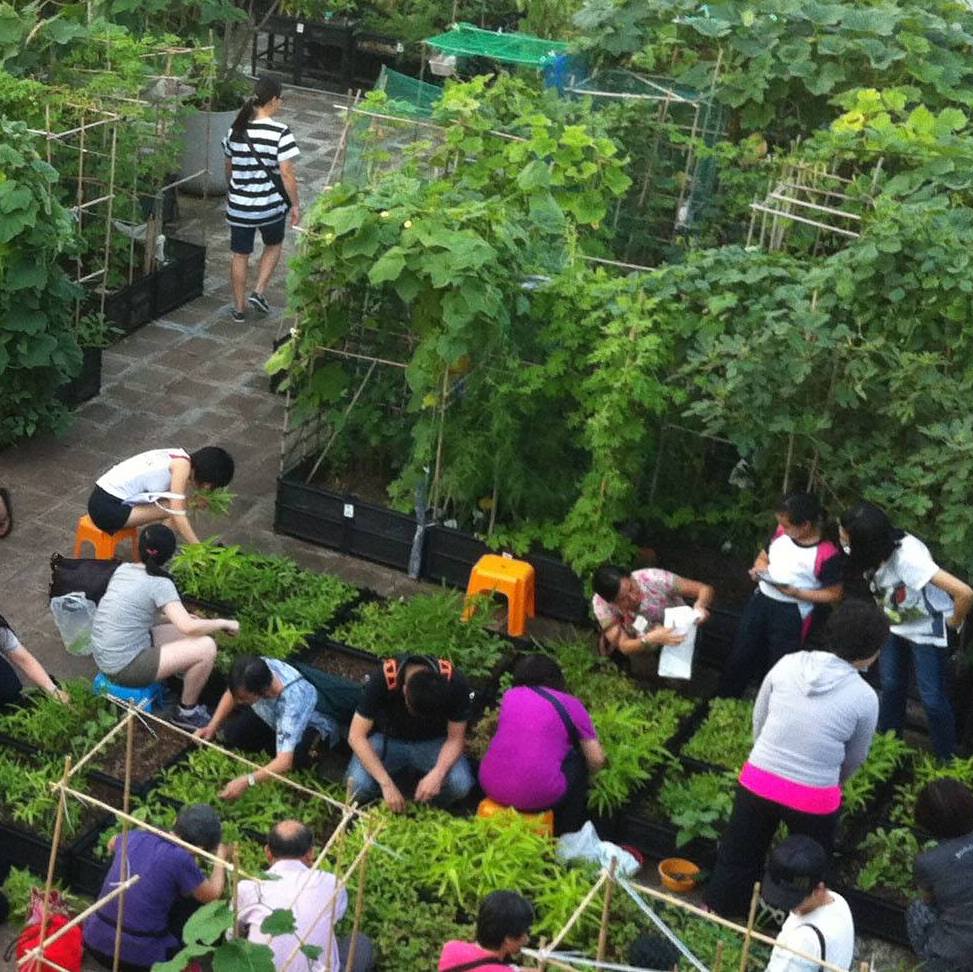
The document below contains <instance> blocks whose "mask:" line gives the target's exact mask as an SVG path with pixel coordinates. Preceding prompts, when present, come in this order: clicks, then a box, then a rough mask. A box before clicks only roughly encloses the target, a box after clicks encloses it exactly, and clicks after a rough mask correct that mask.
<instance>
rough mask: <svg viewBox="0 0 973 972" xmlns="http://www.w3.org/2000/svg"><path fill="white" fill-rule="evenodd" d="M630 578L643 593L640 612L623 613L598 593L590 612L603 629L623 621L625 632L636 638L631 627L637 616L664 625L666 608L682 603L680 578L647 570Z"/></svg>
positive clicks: (654, 570)
mask: <svg viewBox="0 0 973 972" xmlns="http://www.w3.org/2000/svg"><path fill="white" fill-rule="evenodd" d="M631 578H632V580H633V581H635V583H636V584H637V585H638V589H639V591H640V592H641V594H642V600H641V602H640V603H639V609H638V611H636V612H634V613H632V612H629V611H621V610H619V609H618V608H617V607H615V605H614V604H612V603H611V602H609V601H606V600H605V599H604V598H603V597H600V596H599V595H598V594H595V596H594V597H593V598H592V599H591V610H592V611H593V612H594V615H595V618H597V620H598V624H599V625H601V627H602V629H605V628H610V627H611V626H612V625H613V624H618V623H619V622H621V624H622V626H623V627H624V628H625V631H626V632H627V633H628V634H630V635H633V634H634V633H635V629H634V628H633V627H632V624H633V622H634V621H635V617H636V615H639V614H640V615H642V617H644V618H645V619H646V621H648V622H649V623H650V624H662V618H663V615H664V614H665V610H666V608H667V607H675V606H677V605H679V604H682V603H683V600H682V598H681V597H679V596H678V595H677V594H676V584H677V583H678V581H679V578H678V577H676V575H675V574H672V573H670V572H669V571H668V570H659V569H658V568H656V567H647V568H646V569H645V570H636V571H633V572H632V574H631Z"/></svg>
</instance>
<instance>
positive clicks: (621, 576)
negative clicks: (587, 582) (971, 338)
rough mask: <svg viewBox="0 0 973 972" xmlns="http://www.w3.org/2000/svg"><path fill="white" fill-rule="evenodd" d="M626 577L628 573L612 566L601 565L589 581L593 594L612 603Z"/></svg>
mask: <svg viewBox="0 0 973 972" xmlns="http://www.w3.org/2000/svg"><path fill="white" fill-rule="evenodd" d="M626 577H628V571H627V570H622V568H621V567H615V566H613V565H612V564H603V565H602V566H601V567H599V568H598V569H597V570H596V571H595V575H594V577H592V579H591V586H592V588H594V592H595V593H596V594H597V595H598V596H599V597H601V598H604V599H605V600H606V601H614V600H615V598H616V597H618V591H619V588H620V587H621V586H622V581H623V580H625V578H626Z"/></svg>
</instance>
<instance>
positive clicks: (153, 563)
mask: <svg viewBox="0 0 973 972" xmlns="http://www.w3.org/2000/svg"><path fill="white" fill-rule="evenodd" d="M175 552H176V535H175V534H174V533H173V532H172V530H170V529H169V527H167V526H166V525H165V524H163V523H150V524H149V525H148V526H147V527H146V528H145V529H144V530H143V531H142V532H141V533H140V534H139V556H140V557H141V558H142V563H143V564H145V572H146V573H147V574H148V575H149V576H150V577H166V578H168V579H169V580H172V577H171V576H170V575H169V573H168V571H166V570H163V565H164V564H166V563H168V561H169V558H170V557H171V556H172V555H173V554H174V553H175Z"/></svg>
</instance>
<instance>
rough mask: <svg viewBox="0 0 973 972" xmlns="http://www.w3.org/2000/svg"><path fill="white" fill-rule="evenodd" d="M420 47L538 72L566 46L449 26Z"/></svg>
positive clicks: (554, 42)
mask: <svg viewBox="0 0 973 972" xmlns="http://www.w3.org/2000/svg"><path fill="white" fill-rule="evenodd" d="M423 43H425V44H426V45H428V46H429V47H434V48H436V50H439V51H442V52H443V53H444V54H454V55H456V56H458V57H488V58H491V59H492V60H494V61H501V62H503V63H506V64H524V65H528V66H530V67H538V68H540V67H544V66H545V65H546V64H548V63H549V62H550V61H551V60H552V59H553V58H554V57H556V56H557V55H558V54H563V53H565V52H566V51H567V50H568V48H569V46H570V45H568V44H567V43H566V42H565V41H554V40H547V39H545V38H543V37H533V36H531V35H530V34H518V33H512V34H505V33H503V32H501V31H494V30H482V29H481V28H479V27H474V26H473V25H472V24H453V26H452V28H451V29H450V30H448V31H446V33H445V34H437V35H436V36H435V37H428V38H426V40H425V41H424V42H423Z"/></svg>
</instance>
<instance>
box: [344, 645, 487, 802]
mask: <svg viewBox="0 0 973 972" xmlns="http://www.w3.org/2000/svg"><path fill="white" fill-rule="evenodd" d="M472 699H473V693H472V692H471V691H470V685H469V682H468V681H467V680H466V677H465V676H464V675H463V673H462V672H459V671H455V670H454V669H453V666H452V665H451V664H450V663H449V662H448V661H445V660H444V659H436V658H429V657H428V656H426V655H403V656H401V657H398V658H387V659H385V662H384V664H383V666H382V673H381V674H380V675H369V676H368V678H367V679H366V681H365V687H364V689H363V691H362V695H361V700H360V701H359V703H358V709H357V710H356V712H355V716H354V718H353V719H352V720H351V728H350V729H349V730H348V745H349V746H351V749H352V752H353V753H354V756H352V759H351V762H350V763H349V764H348V797H349V799H353V800H358V801H359V802H364V801H367V800H373V799H375V798H376V797H377V796H378V795H379V793H381V795H382V797H383V798H384V800H385V803H386V804H387V805H388V807H389V809H390V810H392V811H393V812H395V813H400V812H402V811H403V810H405V797H404V796H403V795H402V793H401V791H400V790H399V788H398V786H396V784H395V781H394V780H393V778H392V777H393V776H394V775H395V774H397V773H400V772H402V771H403V770H408V769H412V770H418V771H419V772H420V773H423V774H424V775H423V777H422V779H420V780H419V783H418V785H417V786H416V792H415V799H416V800H417V801H418V802H419V803H429V802H431V801H432V800H436V801H437V803H440V804H450V803H455V802H456V801H457V800H462V799H463V797H465V796H466V794H467V793H469V792H470V790H471V789H472V788H473V782H474V780H473V773H472V771H471V770H470V765H469V763H468V762H467V760H466V757H465V756H464V755H463V747H464V744H465V740H466V724H467V723H468V722H469V720H470V703H471V702H472ZM376 728H377V729H378V731H377V732H374V733H373V730H374V729H376Z"/></svg>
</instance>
